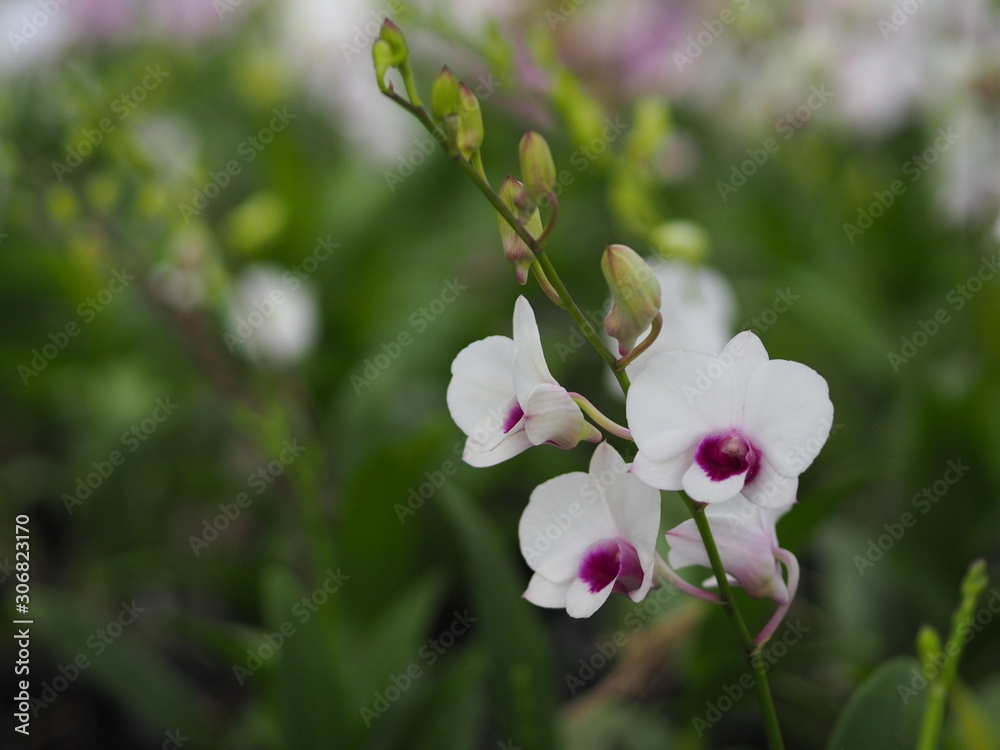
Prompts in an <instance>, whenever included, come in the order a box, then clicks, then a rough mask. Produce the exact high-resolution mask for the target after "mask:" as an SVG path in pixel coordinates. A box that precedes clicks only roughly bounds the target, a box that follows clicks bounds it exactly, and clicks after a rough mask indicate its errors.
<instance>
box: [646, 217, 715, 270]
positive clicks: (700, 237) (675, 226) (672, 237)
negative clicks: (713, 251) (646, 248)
mask: <svg viewBox="0 0 1000 750" xmlns="http://www.w3.org/2000/svg"><path fill="white" fill-rule="evenodd" d="M650 240H651V241H652V243H653V249H654V250H655V251H656V254H657V255H659V256H660V257H661V258H666V259H668V260H669V259H671V258H681V259H683V260H686V261H688V262H689V263H700V262H701V261H703V260H704V259H705V256H706V255H708V234H707V233H706V232H705V230H704V229H702V228H701V226H700V225H698V224H695V223H694V222H693V221H664V222H662V223H660V224H658V225H657V226H655V227H654V228H653V230H652V231H651V232H650Z"/></svg>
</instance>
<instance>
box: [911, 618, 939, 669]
mask: <svg viewBox="0 0 1000 750" xmlns="http://www.w3.org/2000/svg"><path fill="white" fill-rule="evenodd" d="M941 653H942V650H941V636H940V635H938V632H937V631H936V630H935V629H934V628H933V627H931V626H930V625H924V626H923V627H921V628H920V630H919V631H918V632H917V656H919V657H920V663H921V664H925V665H926V664H933V663H934V662H935V661H936V660H938V659H940V658H941Z"/></svg>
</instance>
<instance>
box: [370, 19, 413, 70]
mask: <svg viewBox="0 0 1000 750" xmlns="http://www.w3.org/2000/svg"><path fill="white" fill-rule="evenodd" d="M378 38H379V39H381V40H382V41H384V42H386V43H387V44H388V45H389V50H390V51H391V52H392V64H393V65H402V64H403V63H404V62H406V59H407V58H408V57H409V56H410V51H409V50H408V49H407V48H406V39H405V38H404V37H403V32H402V31H400V29H399V27H398V26H397V25H396V24H394V23H393V22H392V21H391V20H389V19H388V18H387V19H385V20H384V21H383V22H382V28H381V29H380V30H379V34H378Z"/></svg>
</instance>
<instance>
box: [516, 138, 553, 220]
mask: <svg viewBox="0 0 1000 750" xmlns="http://www.w3.org/2000/svg"><path fill="white" fill-rule="evenodd" d="M518 153H519V155H520V158H521V176H522V177H524V184H525V185H527V186H528V192H529V193H530V194H531V197H532V198H533V199H534V200H535V201H536V202H537V201H541V200H542V198H544V197H545V196H547V195H548V194H549V193H551V192H552V190H553V189H554V188H555V186H556V165H555V163H554V162H553V161H552V152H551V151H550V150H549V144H548V143H546V142H545V139H544V138H542V136H541V135H539V134H538V133H536V132H535V131H533V130H529V131H528V132H527V133H525V134H524V135H523V136H522V137H521V145H520V147H519V149H518Z"/></svg>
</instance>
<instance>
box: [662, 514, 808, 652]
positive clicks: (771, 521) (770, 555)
mask: <svg viewBox="0 0 1000 750" xmlns="http://www.w3.org/2000/svg"><path fill="white" fill-rule="evenodd" d="M790 508H791V506H786V507H784V508H781V509H768V508H760V507H758V506H756V505H754V504H753V503H751V502H749V501H748V500H746V498H744V497H742V496H740V495H737V496H736V497H734V498H732V499H731V500H727V501H725V502H722V503H714V504H712V505H709V506H708V507H706V508H705V510H704V511H703V512H704V513H705V516H706V518H708V525H709V526H710V527H711V529H712V536H713V537H714V539H715V544H716V547H717V548H718V550H719V558H720V559H721V561H722V567H723V569H724V570H725V571H726V574H727V575H728V576H729V578H730V579H731V580H732V581H733V582H735V583H736V584H737V585H739V586H740V588H742V589H743V590H744V591H746V592H747V594H749V595H750V596H752V597H754V598H757V599H762V598H765V597H769V598H771V599H774V601H776V602H777V603H778V604H779V605H781V606H780V607H779V609H778V611H777V612H776V613H775V616H774V617H773V618H772V620H771V622H770V623H768V625H767V626H766V627H765V628H764V630H763V631H762V632H761V634H760V635H759V636H758V637H757V640H758V642H760V641H764V640H767V638H768V637H769V636H770V634H771V633H772V632H774V628H776V627H777V626H778V624H779V623H780V622H781V619H782V618H783V617H784V613H785V612H786V611H787V609H788V606H789V605H790V604H791V601H792V599H793V598H794V597H795V591H796V589H797V588H798V583H799V564H798V560H796V559H795V555H793V554H792V553H791V552H789V551H788V550H784V549H781V547H780V546H779V544H778V534H777V531H776V530H775V524H776V523H777V522H778V519H779V518H781V516H783V515H784V514H785V513H786V512H788V510H789V509H790ZM667 541H668V542H669V543H670V552H669V554H668V555H667V561H668V562H669V564H670V566H671V567H672V568H675V569H681V568H686V567H688V566H690V565H700V566H702V567H704V568H711V567H712V563H711V561H710V560H709V557H708V552H707V551H706V549H705V543H704V542H703V541H702V538H701V534H700V533H699V532H698V527H697V525H696V523H695V521H694V519H689V520H687V521H684V522H683V523H681V524H680V525H678V526H675V527H674V528H672V529H671V530H670V531H668V532H667ZM781 564H784V565H785V567H786V568H787V569H788V582H787V583H786V582H785V579H784V578H783V577H782V575H781ZM712 581H714V578H712V579H709V581H708V582H706V585H709V584H710V583H711V582H712Z"/></svg>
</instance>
